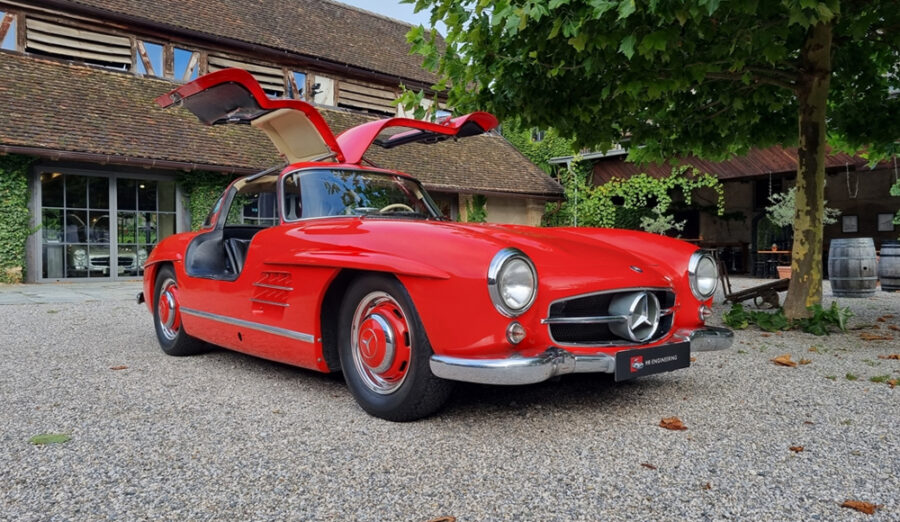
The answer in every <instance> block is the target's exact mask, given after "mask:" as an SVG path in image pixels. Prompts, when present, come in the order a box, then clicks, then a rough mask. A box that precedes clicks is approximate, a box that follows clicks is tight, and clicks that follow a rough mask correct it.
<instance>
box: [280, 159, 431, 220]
mask: <svg viewBox="0 0 900 522" xmlns="http://www.w3.org/2000/svg"><path fill="white" fill-rule="evenodd" d="M284 197H285V201H284V208H285V218H286V219H287V220H293V219H296V217H299V218H317V217H328V216H377V217H383V218H390V217H405V218H410V217H413V218H435V217H438V213H437V210H436V206H435V204H434V202H433V201H432V200H431V198H430V197H429V196H428V194H427V193H426V192H425V190H424V189H422V187H421V186H420V185H419V184H418V183H417V182H415V181H413V180H411V179H409V178H405V177H402V176H396V175H389V174H379V173H374V172H361V171H354V170H304V171H300V172H295V173H293V174H290V175H288V176H286V177H285V178H284ZM298 199H301V200H302V205H299V204H298Z"/></svg>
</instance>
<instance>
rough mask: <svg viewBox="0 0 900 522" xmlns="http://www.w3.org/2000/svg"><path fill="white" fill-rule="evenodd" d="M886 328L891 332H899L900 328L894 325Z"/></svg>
mask: <svg viewBox="0 0 900 522" xmlns="http://www.w3.org/2000/svg"><path fill="white" fill-rule="evenodd" d="M888 328H890V329H891V330H893V331H895V332H900V326H897V325H895V324H889V325H888Z"/></svg>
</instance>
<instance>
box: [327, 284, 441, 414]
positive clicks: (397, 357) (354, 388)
mask: <svg viewBox="0 0 900 522" xmlns="http://www.w3.org/2000/svg"><path fill="white" fill-rule="evenodd" d="M391 338H393V343H391V342H389V341H390V339H391ZM373 343H374V346H373ZM338 352H339V354H340V358H341V370H342V371H343V373H344V379H345V380H346V382H347V386H348V387H349V388H350V393H352V394H353V397H354V398H355V399H356V402H357V403H359V405H360V407H362V409H363V410H365V411H366V412H367V413H369V414H370V415H373V416H375V417H379V418H382V419H385V420H389V421H395V422H405V421H412V420H417V419H421V418H422V417H426V416H428V415H431V414H432V413H434V412H436V411H437V410H438V409H440V408H441V407H442V406H443V405H444V404H445V403H446V402H447V399H448V398H449V397H450V393H451V391H452V389H453V383H452V382H450V381H447V380H444V379H440V378H438V377H435V376H434V374H432V373H431V367H430V365H429V359H430V358H431V355H432V353H433V351H432V349H431V344H430V343H429V342H428V337H427V336H426V335H425V328H424V327H423V326H422V321H421V319H420V318H419V314H418V313H417V312H416V309H415V306H414V305H413V303H412V299H411V298H410V297H409V294H408V293H407V292H406V288H404V287H403V285H402V284H401V283H400V282H399V281H397V280H396V279H394V278H393V277H389V276H384V275H367V276H363V277H361V278H359V279H357V280H355V281H353V282H352V283H351V284H350V287H349V288H348V290H347V293H346V294H345V296H344V300H343V302H342V303H341V310H340V317H339V322H338ZM404 362H405V364H404Z"/></svg>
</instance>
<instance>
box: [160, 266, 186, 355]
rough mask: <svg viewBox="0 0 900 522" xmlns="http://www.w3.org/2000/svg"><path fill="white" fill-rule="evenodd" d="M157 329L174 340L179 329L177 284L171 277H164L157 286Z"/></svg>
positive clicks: (179, 313)
mask: <svg viewBox="0 0 900 522" xmlns="http://www.w3.org/2000/svg"><path fill="white" fill-rule="evenodd" d="M156 312H157V318H158V319H157V320H158V322H159V329H160V331H161V332H162V334H163V336H164V337H165V338H166V339H168V340H170V341H171V340H174V339H175V337H177V336H178V331H179V330H181V311H180V310H179V307H178V285H176V284H175V281H174V280H173V279H166V280H165V281H163V284H162V285H160V287H159V299H158V301H157V305H156Z"/></svg>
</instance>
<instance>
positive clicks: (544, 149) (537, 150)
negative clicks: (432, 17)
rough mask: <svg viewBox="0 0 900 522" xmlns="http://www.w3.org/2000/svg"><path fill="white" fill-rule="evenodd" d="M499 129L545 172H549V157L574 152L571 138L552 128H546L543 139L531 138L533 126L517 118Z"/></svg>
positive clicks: (567, 154) (568, 154)
mask: <svg viewBox="0 0 900 522" xmlns="http://www.w3.org/2000/svg"><path fill="white" fill-rule="evenodd" d="M501 130H502V133H503V137H504V138H506V139H507V140H508V141H509V142H510V143H511V144H512V145H513V146H514V147H515V148H516V149H518V150H519V152H521V153H522V154H523V155H524V156H525V157H526V158H528V159H529V160H531V162H532V163H534V164H535V165H537V166H538V167H540V168H542V169H543V170H544V172H547V173H550V172H551V168H552V167H551V165H550V159H551V158H558V157H560V156H570V155H572V154H574V153H575V146H574V144H573V143H572V140H570V139H566V138H563V137H561V136H560V135H559V132H558V131H557V130H556V129H553V128H549V129H547V130H546V132H545V133H544V139H542V140H540V141H535V140H533V139H532V130H533V127H527V126H524V125H522V123H521V122H520V121H519V120H518V119H517V118H514V119H511V120H509V121H506V122H504V123H503V127H502V129H501Z"/></svg>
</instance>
